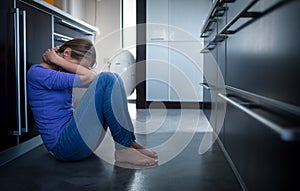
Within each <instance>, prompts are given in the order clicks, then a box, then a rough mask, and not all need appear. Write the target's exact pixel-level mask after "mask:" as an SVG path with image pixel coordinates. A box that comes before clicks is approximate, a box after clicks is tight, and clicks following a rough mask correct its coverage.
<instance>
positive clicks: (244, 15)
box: [220, 0, 293, 34]
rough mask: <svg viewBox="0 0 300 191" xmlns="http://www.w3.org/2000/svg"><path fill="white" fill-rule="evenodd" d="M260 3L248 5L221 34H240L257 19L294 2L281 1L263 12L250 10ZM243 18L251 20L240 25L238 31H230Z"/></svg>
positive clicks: (251, 2) (254, 0)
mask: <svg viewBox="0 0 300 191" xmlns="http://www.w3.org/2000/svg"><path fill="white" fill-rule="evenodd" d="M258 1H259V0H252V1H250V3H248V5H247V6H246V7H245V8H244V9H242V10H241V11H240V12H239V13H238V14H237V15H236V16H235V17H234V18H233V19H232V20H231V21H230V22H229V23H228V24H227V25H225V26H224V28H223V29H221V32H220V34H235V33H236V32H238V31H239V30H241V29H242V28H244V27H246V26H247V25H249V24H250V23H252V22H253V21H255V20H256V19H258V18H259V17H262V16H263V15H266V14H268V13H270V12H271V11H273V10H275V9H277V8H278V7H280V6H282V5H283V4H285V3H287V2H291V1H293V0H281V1H279V2H277V3H275V4H273V5H272V6H270V7H269V8H267V9H266V10H264V11H262V12H255V11H249V9H250V8H251V7H253V6H254V5H255V4H256V3H257V2H258ZM241 18H249V19H250V20H248V21H246V22H244V23H243V24H241V25H239V26H238V27H236V29H233V30H230V28H231V27H232V26H233V25H234V24H235V23H236V22H237V21H238V20H240V19H241Z"/></svg>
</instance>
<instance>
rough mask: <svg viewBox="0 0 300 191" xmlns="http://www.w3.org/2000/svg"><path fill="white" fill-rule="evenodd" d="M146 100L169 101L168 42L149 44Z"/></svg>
mask: <svg viewBox="0 0 300 191" xmlns="http://www.w3.org/2000/svg"><path fill="white" fill-rule="evenodd" d="M146 71H147V73H146V78H147V83H146V100H148V101H169V48H168V42H156V43H154V44H148V45H147V66H146Z"/></svg>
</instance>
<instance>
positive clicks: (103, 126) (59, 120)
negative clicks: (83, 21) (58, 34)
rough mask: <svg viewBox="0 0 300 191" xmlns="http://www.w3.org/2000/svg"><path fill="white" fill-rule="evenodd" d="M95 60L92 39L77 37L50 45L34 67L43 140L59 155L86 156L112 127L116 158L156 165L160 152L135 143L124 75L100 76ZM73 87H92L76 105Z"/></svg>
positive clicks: (31, 76) (31, 87)
mask: <svg viewBox="0 0 300 191" xmlns="http://www.w3.org/2000/svg"><path fill="white" fill-rule="evenodd" d="M95 61H96V51H95V48H94V46H93V44H92V42H91V41H89V40H87V39H81V38H78V39H73V40H70V41H68V42H66V43H64V44H63V45H62V46H60V47H55V48H53V49H49V50H47V51H46V52H45V53H44V54H43V62H42V63H40V64H36V65H33V66H31V68H30V69H29V71H28V74H27V75H28V77H27V79H28V99H29V104H30V106H31V109H32V112H33V115H34V119H35V121H36V124H37V126H38V129H39V132H40V134H41V137H42V139H43V142H44V145H45V146H46V148H47V149H48V151H50V152H51V153H52V154H53V155H54V156H55V157H56V158H57V159H58V160H63V161H74V160H81V159H84V158H87V157H88V156H90V155H91V154H92V153H93V151H94V150H95V149H96V148H97V147H98V146H99V144H100V143H101V141H102V139H103V137H104V134H105V132H106V130H107V127H109V129H110V131H111V134H112V137H113V139H114V142H115V148H116V150H115V160H116V161H117V162H126V163H131V164H133V165H140V166H152V165H155V164H157V160H156V159H155V158H156V157H157V153H156V152H154V151H152V150H149V149H146V148H144V147H143V146H142V145H140V144H139V143H138V142H136V138H135V136H134V133H133V124H132V122H131V119H130V116H129V113H128V108H127V99H126V94H125V90H124V86H123V82H122V80H121V78H120V77H119V76H118V75H117V74H114V73H110V72H102V73H100V74H99V75H97V74H96V73H95V72H94V71H92V70H91V67H92V66H93V65H94V63H95ZM74 87H88V89H87V91H86V93H85V95H84V96H83V97H82V99H81V100H80V102H79V104H78V106H77V107H76V108H75V109H74V108H73V99H72V88H74Z"/></svg>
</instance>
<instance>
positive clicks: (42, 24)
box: [17, 2, 52, 142]
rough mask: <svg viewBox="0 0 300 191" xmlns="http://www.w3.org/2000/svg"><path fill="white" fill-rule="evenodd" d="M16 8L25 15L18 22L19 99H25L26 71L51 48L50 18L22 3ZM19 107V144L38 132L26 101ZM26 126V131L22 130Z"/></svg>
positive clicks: (40, 60)
mask: <svg viewBox="0 0 300 191" xmlns="http://www.w3.org/2000/svg"><path fill="white" fill-rule="evenodd" d="M17 7H18V8H19V9H20V12H21V13H23V14H25V15H23V19H24V21H23V19H21V20H20V21H21V22H20V35H21V38H20V42H21V43H20V44H21V45H20V52H21V57H20V62H21V66H22V67H21V68H22V72H21V73H20V77H21V78H20V79H21V80H20V83H21V84H20V85H21V87H23V88H21V97H23V98H26V97H27V95H26V91H24V90H26V71H27V70H28V69H29V68H30V66H31V65H33V64H39V63H41V62H42V57H41V56H42V54H43V52H44V51H45V50H47V49H48V48H51V47H52V22H51V21H52V20H51V19H52V18H51V15H50V14H47V13H46V12H43V11H41V10H38V9H36V8H34V7H32V6H30V5H27V4H24V3H22V2H18V3H17ZM24 33H25V34H24ZM24 53H25V55H24ZM22 90H23V91H22ZM21 105H22V108H21V111H22V113H23V115H22V117H23V119H22V124H21V125H22V128H23V132H22V135H21V136H20V142H23V141H26V140H28V139H30V138H32V137H34V136H37V135H38V130H37V127H36V125H35V122H34V118H33V115H32V112H31V109H30V106H29V104H28V102H27V99H22V102H21ZM26 123H27V124H26ZM26 126H27V131H26V130H25V129H24V128H25V127H26Z"/></svg>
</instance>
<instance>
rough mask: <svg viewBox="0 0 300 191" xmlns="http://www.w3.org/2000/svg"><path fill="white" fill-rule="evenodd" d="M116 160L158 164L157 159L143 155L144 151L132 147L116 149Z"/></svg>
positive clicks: (144, 164) (149, 164)
mask: <svg viewBox="0 0 300 191" xmlns="http://www.w3.org/2000/svg"><path fill="white" fill-rule="evenodd" d="M115 160H116V161H117V162H126V163H130V164H133V165H138V166H153V165H156V164H157V160H154V159H152V158H150V157H148V156H146V155H143V154H142V153H140V152H138V151H137V150H136V149H134V148H131V147H126V148H125V149H121V150H116V151H115Z"/></svg>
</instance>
